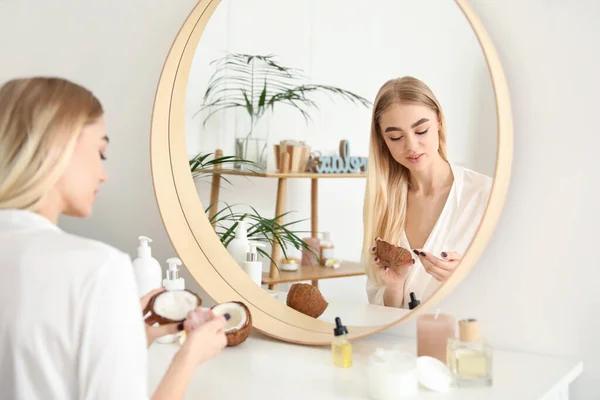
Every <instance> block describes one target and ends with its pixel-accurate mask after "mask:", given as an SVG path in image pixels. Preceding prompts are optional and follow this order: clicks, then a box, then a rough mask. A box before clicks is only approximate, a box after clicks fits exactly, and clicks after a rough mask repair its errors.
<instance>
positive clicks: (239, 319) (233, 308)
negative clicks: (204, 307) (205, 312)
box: [212, 303, 248, 332]
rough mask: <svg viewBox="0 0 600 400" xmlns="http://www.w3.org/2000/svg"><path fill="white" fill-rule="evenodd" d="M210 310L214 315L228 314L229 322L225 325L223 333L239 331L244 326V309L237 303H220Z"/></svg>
mask: <svg viewBox="0 0 600 400" xmlns="http://www.w3.org/2000/svg"><path fill="white" fill-rule="evenodd" d="M212 310H213V313H215V315H225V314H229V320H228V321H227V323H226V324H225V329H224V331H225V332H229V331H232V330H236V329H241V328H243V327H244V325H246V320H247V319H248V314H247V313H246V309H245V308H244V307H242V306H241V305H239V304H237V303H222V304H219V305H217V306H215V307H214V308H213V309H212Z"/></svg>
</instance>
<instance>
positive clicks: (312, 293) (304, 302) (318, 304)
mask: <svg viewBox="0 0 600 400" xmlns="http://www.w3.org/2000/svg"><path fill="white" fill-rule="evenodd" d="M286 304H287V305H288V307H291V308H293V309H294V310H296V311H298V312H301V313H302V314H305V315H308V316H309V317H313V318H319V316H320V315H321V314H323V312H324V311H325V309H326V308H327V306H328V305H329V304H328V303H327V301H325V298H324V297H323V295H322V294H321V292H320V291H319V289H318V288H316V287H315V286H313V285H310V284H308V283H294V284H293V285H292V286H291V287H290V291H289V292H288V295H287V300H286Z"/></svg>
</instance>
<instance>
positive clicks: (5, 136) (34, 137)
mask: <svg viewBox="0 0 600 400" xmlns="http://www.w3.org/2000/svg"><path fill="white" fill-rule="evenodd" d="M102 115H103V109H102V105H101V104H100V102H99V101H98V99H97V98H96V97H95V96H94V95H93V94H92V93H91V92H90V91H89V90H87V89H85V88H83V87H82V86H79V85H77V84H75V83H73V82H70V81H68V80H65V79H61V78H53V77H32V78H22V79H14V80H11V81H8V82H6V83H5V84H4V85H3V86H2V87H0V209H7V208H13V209H14V208H16V209H25V210H31V211H36V210H37V209H38V207H39V206H40V205H41V203H42V202H44V200H45V198H46V196H47V195H48V194H49V192H50V191H51V189H52V188H54V186H55V185H56V183H57V182H58V180H59V179H60V177H61V176H62V174H63V173H64V171H65V169H66V167H67V165H68V163H69V160H70V159H71V156H72V154H73V149H74V147H75V144H76V142H77V138H78V136H79V134H80V132H81V130H82V128H83V127H84V125H85V124H87V123H90V122H93V121H94V120H97V119H98V118H100V117H101V116H102Z"/></svg>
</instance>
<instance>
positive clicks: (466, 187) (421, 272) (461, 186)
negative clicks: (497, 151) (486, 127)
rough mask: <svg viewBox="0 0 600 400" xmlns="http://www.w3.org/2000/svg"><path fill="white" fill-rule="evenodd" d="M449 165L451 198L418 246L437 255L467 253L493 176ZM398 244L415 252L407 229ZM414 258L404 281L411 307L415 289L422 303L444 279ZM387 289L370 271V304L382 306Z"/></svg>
mask: <svg viewBox="0 0 600 400" xmlns="http://www.w3.org/2000/svg"><path fill="white" fill-rule="evenodd" d="M450 166H451V168H452V173H453V175H454V182H453V184H452V188H451V189H450V193H449V194H448V199H447V200H446V203H445V205H444V208H443V209H442V212H441V214H440V216H439V217H438V220H437V221H436V223H435V225H434V227H433V230H432V231H431V233H430V235H429V237H428V238H427V241H426V242H425V245H424V246H423V247H422V248H421V249H418V250H422V251H424V252H426V253H430V254H433V255H434V256H435V257H438V258H442V257H441V253H442V252H443V251H445V252H450V251H456V252H458V253H460V254H462V255H464V254H465V252H466V251H467V249H468V247H469V245H470V244H471V241H472V240H473V238H474V237H475V233H476V232H477V229H478V228H479V225H480V223H481V219H482V218H483V214H484V213H485V209H486V207H487V203H488V199H489V196H490V191H491V188H492V179H491V178H490V177H488V176H486V175H483V174H480V173H479V172H475V171H473V170H470V169H468V168H464V167H461V166H459V165H456V164H452V163H451V164H450ZM398 245H399V246H402V247H404V248H406V249H409V250H410V251H411V252H412V251H413V249H412V248H411V247H410V244H409V242H408V239H407V237H406V232H403V234H402V237H401V240H400V243H398ZM414 258H415V261H416V263H415V264H414V265H413V267H412V268H411V270H410V271H409V273H408V276H407V278H406V281H405V284H404V301H403V305H402V307H403V308H408V303H409V302H410V292H414V293H415V295H416V297H417V299H418V300H420V301H421V302H423V301H425V300H426V299H427V298H429V297H430V296H431V295H432V294H433V293H434V292H435V291H436V290H437V289H438V288H439V286H440V285H441V282H438V281H437V280H436V279H435V278H434V277H432V276H431V275H429V274H428V273H427V271H425V268H424V267H423V264H422V262H421V260H420V258H419V257H416V256H415V257H414ZM384 292H385V286H384V284H383V282H380V281H379V280H378V279H376V278H375V277H372V276H371V274H368V279H367V295H368V298H369V303H371V304H378V305H383V295H384Z"/></svg>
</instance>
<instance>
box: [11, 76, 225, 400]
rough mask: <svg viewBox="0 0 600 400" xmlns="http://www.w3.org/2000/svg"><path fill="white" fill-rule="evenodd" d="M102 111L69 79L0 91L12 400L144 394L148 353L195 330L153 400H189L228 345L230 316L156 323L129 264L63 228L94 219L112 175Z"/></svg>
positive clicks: (27, 82)
mask: <svg viewBox="0 0 600 400" xmlns="http://www.w3.org/2000/svg"><path fill="white" fill-rule="evenodd" d="M107 147H108V137H107V136H106V131H105V123H104V119H103V110H102V106H101V105H100V103H99V101H98V100H97V99H96V98H95V97H94V96H93V95H92V94H91V93H90V92H89V91H87V90H86V89H84V88H82V87H80V86H78V85H76V84H74V83H71V82H69V81H66V80H62V79H53V78H41V77H40V78H31V79H16V80H12V81H9V82H7V83H6V84H4V85H3V86H2V87H1V88H0V259H1V260H2V262H1V263H0V275H1V276H2V279H0V343H1V347H0V387H1V388H2V397H3V398H7V399H9V398H10V399H25V398H26V399H61V400H62V399H87V400H92V399H94V400H95V399H147V398H148V396H147V365H146V362H147V349H146V346H147V345H149V344H150V343H152V341H153V340H154V339H155V338H157V337H159V336H162V335H165V334H168V333H176V332H178V331H180V330H182V329H184V328H185V329H186V332H188V337H187V340H186V342H185V344H184V345H182V347H181V348H180V350H179V351H178V352H177V354H176V355H175V356H174V358H173V361H172V363H171V365H170V367H169V369H168V371H167V372H166V373H165V376H164V378H163V380H162V382H161V383H160V384H159V386H158V388H157V390H156V392H155V393H154V396H153V397H152V398H153V399H180V398H182V397H183V393H184V391H185V389H186V387H187V384H188V382H189V380H190V378H191V376H192V373H193V371H194V369H195V367H196V366H197V365H198V364H200V363H202V362H203V361H205V360H207V359H209V358H211V357H214V356H215V355H216V354H218V353H219V351H220V350H221V349H222V348H223V347H224V346H225V344H226V339H225V335H224V333H223V327H224V324H225V319H224V318H223V317H214V315H212V314H210V313H207V312H204V311H203V310H201V309H198V310H196V311H195V312H192V313H190V314H188V320H186V322H185V324H184V325H183V326H182V325H181V324H180V325H176V324H175V325H168V326H162V327H149V326H147V325H145V324H144V322H143V316H142V309H143V307H144V306H145V304H146V303H147V301H148V299H149V298H150V296H151V295H153V294H155V293H156V292H153V293H150V294H149V295H148V296H146V297H145V298H144V299H142V301H141V304H140V299H138V298H137V297H136V286H135V281H134V275H133V268H132V264H131V262H130V259H129V257H128V256H127V255H125V254H124V253H122V252H120V251H118V250H116V249H114V248H112V247H110V246H108V245H106V244H103V243H99V242H97V241H93V240H89V239H85V238H82V237H78V236H75V235H71V234H68V233H66V232H64V231H62V230H61V229H59V228H58V226H57V225H56V224H57V221H58V218H59V216H60V215H62V214H65V215H70V216H74V217H87V216H88V215H90V213H91V212H92V206H93V203H94V202H95V199H96V195H97V193H98V189H99V187H100V184H102V183H103V182H104V181H105V180H106V178H107V174H106V171H105V169H104V166H103V160H104V159H105V154H106V151H107Z"/></svg>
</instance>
